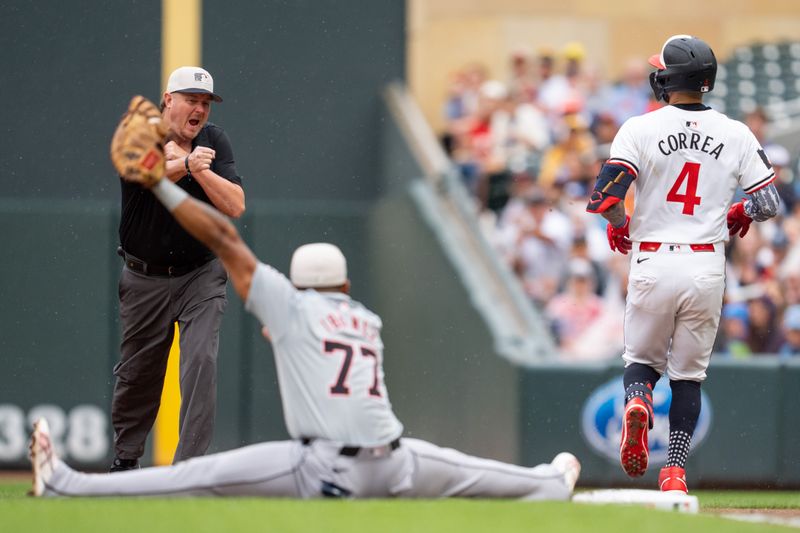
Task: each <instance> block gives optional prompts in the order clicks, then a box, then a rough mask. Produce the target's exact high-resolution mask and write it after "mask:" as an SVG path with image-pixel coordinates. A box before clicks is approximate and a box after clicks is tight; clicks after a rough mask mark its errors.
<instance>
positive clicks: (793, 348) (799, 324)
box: [778, 304, 800, 358]
mask: <svg viewBox="0 0 800 533" xmlns="http://www.w3.org/2000/svg"><path fill="white" fill-rule="evenodd" d="M783 334H784V335H785V336H786V341H785V342H784V343H783V346H781V348H780V350H779V352H778V353H779V354H780V356H781V357H786V358H788V357H796V356H800V305H798V304H795V305H791V306H789V307H788V308H787V309H786V312H785V313H784V315H783Z"/></svg>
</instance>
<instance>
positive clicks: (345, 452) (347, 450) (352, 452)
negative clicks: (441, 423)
mask: <svg viewBox="0 0 800 533" xmlns="http://www.w3.org/2000/svg"><path fill="white" fill-rule="evenodd" d="M313 441H314V439H309V438H307V437H303V438H302V439H300V442H301V443H302V444H303V446H308V445H309V444H311V443H312V442H313ZM388 446H389V450H391V451H395V450H396V449H397V448H399V447H400V438H399V437H398V438H396V439H394V440H393V441H392V442H390V443H389V444H388ZM363 448H366V447H362V446H342V447H341V448H340V449H339V455H341V456H344V457H355V456H356V455H358V452H360V451H361V450H362V449H363ZM374 448H381V446H374ZM367 449H371V448H367Z"/></svg>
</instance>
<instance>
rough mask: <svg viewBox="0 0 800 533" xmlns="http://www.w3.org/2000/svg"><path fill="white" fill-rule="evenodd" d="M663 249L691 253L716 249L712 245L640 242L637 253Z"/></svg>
mask: <svg viewBox="0 0 800 533" xmlns="http://www.w3.org/2000/svg"><path fill="white" fill-rule="evenodd" d="M662 246H663V247H664V251H667V252H681V251H685V250H686V249H687V248H688V249H689V250H691V251H693V252H714V251H716V248H714V245H713V244H672V243H665V242H640V243H639V251H640V252H657V251H659V250H661V247H662Z"/></svg>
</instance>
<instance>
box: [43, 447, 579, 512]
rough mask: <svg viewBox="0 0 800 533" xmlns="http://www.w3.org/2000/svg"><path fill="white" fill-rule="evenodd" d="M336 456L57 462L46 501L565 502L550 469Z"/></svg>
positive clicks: (375, 454)
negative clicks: (131, 463) (133, 466)
mask: <svg viewBox="0 0 800 533" xmlns="http://www.w3.org/2000/svg"><path fill="white" fill-rule="evenodd" d="M340 449H341V445H339V444H336V443H333V442H330V441H324V440H315V441H313V442H311V443H310V444H308V445H303V444H301V443H300V442H298V441H281V442H267V443H262V444H255V445H253V446H247V447H244V448H239V449H236V450H232V451H228V452H223V453H218V454H213V455H208V456H204V457H197V458H193V459H189V460H187V461H184V462H181V463H178V464H175V465H172V466H162V467H154V468H143V469H141V470H130V471H126V472H118V473H114V474H84V473H81V472H77V471H74V470H72V469H71V468H69V467H67V466H66V465H65V464H63V463H60V464H59V465H58V467H57V468H56V469H55V472H54V474H53V476H52V478H51V479H50V480H49V481H48V482H47V490H46V493H45V494H46V495H47V496H263V497H291V498H318V497H322V496H323V495H324V494H323V493H324V492H327V493H328V495H330V494H338V495H342V496H352V497H355V498H387V497H402V498H440V497H450V496H453V497H480V498H525V499H532V500H567V499H569V497H570V495H571V489H570V488H569V487H568V486H567V484H566V481H565V480H564V476H563V474H562V473H561V472H559V471H558V470H557V469H556V468H555V467H553V466H552V465H550V464H542V465H539V466H536V467H534V468H526V467H521V466H516V465H511V464H506V463H502V462H499V461H493V460H490V459H481V458H478V457H472V456H469V455H466V454H464V453H461V452H459V451H457V450H453V449H448V448H441V447H439V446H436V445H434V444H431V443H429V442H425V441H422V440H418V439H410V438H409V439H402V441H401V445H400V447H399V448H397V449H395V450H391V449H390V448H389V447H388V446H384V447H380V448H363V449H361V451H360V452H359V453H358V454H357V455H356V456H354V457H347V456H343V455H340ZM331 491H333V492H331ZM337 491H338V492H337Z"/></svg>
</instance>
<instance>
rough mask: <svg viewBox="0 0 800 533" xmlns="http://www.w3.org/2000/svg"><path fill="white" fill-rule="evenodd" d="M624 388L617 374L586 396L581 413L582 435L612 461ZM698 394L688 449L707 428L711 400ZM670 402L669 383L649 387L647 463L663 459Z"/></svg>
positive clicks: (659, 462) (656, 463) (615, 454)
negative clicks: (651, 421) (651, 420)
mask: <svg viewBox="0 0 800 533" xmlns="http://www.w3.org/2000/svg"><path fill="white" fill-rule="evenodd" d="M624 390H625V387H624V386H623V384H622V378H621V377H619V378H614V379H612V380H611V381H609V382H607V383H605V384H604V385H601V386H600V387H598V388H597V389H596V390H595V391H594V392H593V393H592V394H591V396H589V398H588V399H587V400H586V403H585V404H584V406H583V411H582V412H581V428H582V430H583V436H584V438H585V439H586V441H587V442H588V443H589V445H590V446H591V447H592V448H593V449H594V450H595V451H597V452H598V453H599V454H600V455H602V456H604V457H606V458H607V459H608V460H609V462H611V463H614V464H616V463H618V462H619V439H620V437H621V435H622V413H623V411H624V408H625V397H624V396H625V395H624V393H623V391H624ZM700 396H701V402H702V407H701V410H700V418H699V419H698V421H697V427H696V428H695V430H694V436H693V437H692V450H694V449H695V448H697V446H699V445H700V443H702V442H703V440H704V439H705V438H706V436H707V435H708V431H709V428H710V427H711V418H712V407H711V402H710V401H709V399H708V396H706V394H705V392H703V391H702V390H701V391H700ZM671 402H672V389H670V387H669V382H668V380H666V379H661V380H659V382H658V383H657V384H656V388H655V390H653V411H654V413H653V417H654V419H655V420H654V422H655V425H654V426H653V429H651V430H650V432H649V434H648V441H649V445H650V464H651V465H653V466H661V465H663V464H664V463H666V462H667V445H668V444H669V406H670V403H671Z"/></svg>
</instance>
